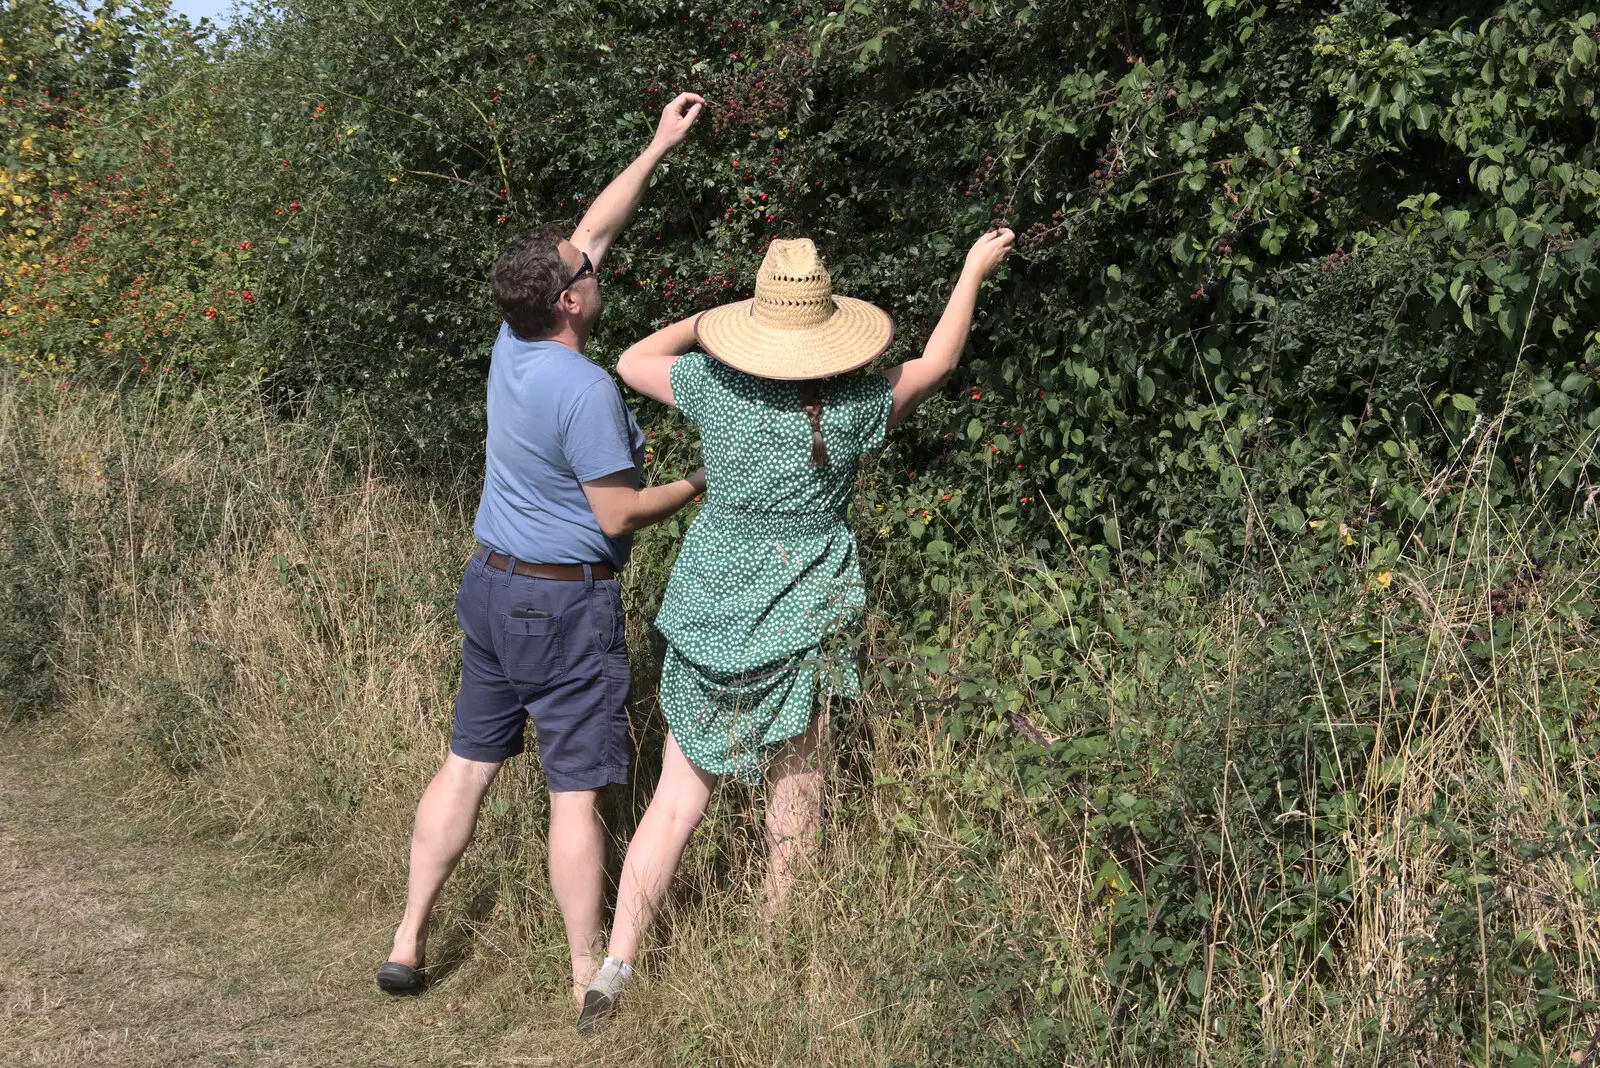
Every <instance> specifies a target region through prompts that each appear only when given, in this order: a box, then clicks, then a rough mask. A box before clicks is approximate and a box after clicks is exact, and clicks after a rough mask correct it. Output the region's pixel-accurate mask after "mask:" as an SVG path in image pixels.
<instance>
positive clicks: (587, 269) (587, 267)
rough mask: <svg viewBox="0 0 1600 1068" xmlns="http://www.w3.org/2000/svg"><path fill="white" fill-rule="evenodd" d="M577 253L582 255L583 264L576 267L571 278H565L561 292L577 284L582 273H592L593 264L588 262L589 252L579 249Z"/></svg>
mask: <svg viewBox="0 0 1600 1068" xmlns="http://www.w3.org/2000/svg"><path fill="white" fill-rule="evenodd" d="M578 255H580V256H582V257H583V265H582V266H581V267H579V268H578V270H577V271H576V273H574V274H573V276H572V277H571V278H569V279H567V280H566V282H565V284H563V285H562V287H561V292H563V293H565V292H566V291H567V290H569V289H571V288H572V287H573V286H575V285H577V283H578V279H580V278H582V277H583V276H584V275H586V274H594V264H592V263H590V262H589V254H588V253H587V252H584V251H582V250H580V251H579V252H578Z"/></svg>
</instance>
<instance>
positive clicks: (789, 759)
mask: <svg viewBox="0 0 1600 1068" xmlns="http://www.w3.org/2000/svg"><path fill="white" fill-rule="evenodd" d="M827 731H828V713H827V712H826V710H819V711H818V712H817V715H816V716H815V717H813V719H812V720H811V726H809V727H807V728H806V732H805V733H804V734H802V735H800V736H799V737H797V738H791V739H789V741H788V743H787V744H786V745H785V746H784V749H783V752H782V753H781V754H779V756H778V759H777V760H776V761H774V762H773V765H772V768H771V770H770V771H768V772H767V779H768V781H769V782H770V783H771V789H772V794H771V797H770V798H769V799H768V801H767V850H768V852H767V877H766V881H765V886H764V889H765V890H766V902H765V905H764V908H763V910H762V916H761V920H762V926H763V927H765V928H766V930H767V931H768V933H769V934H770V933H771V930H772V925H773V923H774V921H776V920H777V918H778V917H779V916H781V915H782V914H783V909H784V905H785V904H786V903H787V901H788V898H789V891H790V890H792V889H793V888H794V882H795V879H796V877H798V876H799V874H800V873H801V871H803V870H804V869H805V868H806V867H808V866H809V865H810V864H811V860H812V857H813V853H814V851H815V849H816V845H817V831H818V830H819V829H820V828H821V826H822V771H823V766H824V759H825V755H826V753H825V750H826V747H825V746H824V745H823V744H822V740H823V738H824V737H825V736H826V735H827Z"/></svg>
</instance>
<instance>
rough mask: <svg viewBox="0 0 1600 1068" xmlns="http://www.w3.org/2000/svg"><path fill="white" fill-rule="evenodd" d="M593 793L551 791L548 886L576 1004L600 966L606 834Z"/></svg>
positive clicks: (594, 793) (579, 1001)
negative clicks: (568, 955)
mask: <svg viewBox="0 0 1600 1068" xmlns="http://www.w3.org/2000/svg"><path fill="white" fill-rule="evenodd" d="M597 796H598V791H596V790H571V791H563V792H561V793H552V794H551V795H550V890H551V892H552V893H553V894H554V895H555V899H556V905H557V906H558V907H559V908H560V909H561V919H562V922H563V923H565V924H566V928H567V948H568V949H569V950H570V951H571V953H572V996H573V998H574V999H575V1000H576V1001H577V1002H578V1003H579V1004H582V1003H583V988H584V987H586V986H588V985H589V980H590V979H592V978H594V973H595V969H596V968H598V967H599V966H600V960H599V952H600V928H601V924H602V922H603V920H602V915H601V911H602V909H603V908H604V904H605V902H604V896H605V878H606V873H605V865H606V835H605V826H604V824H602V823H601V821H600V813H599V811H598V810H597V809H596V807H595V801H596V799H597Z"/></svg>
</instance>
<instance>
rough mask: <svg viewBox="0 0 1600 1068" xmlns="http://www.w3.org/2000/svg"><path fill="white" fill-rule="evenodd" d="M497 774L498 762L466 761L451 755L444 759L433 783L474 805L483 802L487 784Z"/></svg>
mask: <svg viewBox="0 0 1600 1068" xmlns="http://www.w3.org/2000/svg"><path fill="white" fill-rule="evenodd" d="M499 772H500V762H499V761H487V760H468V759H467V758H466V757H463V756H457V755H456V754H455V753H451V754H449V755H448V756H446V757H445V758H444V766H443V767H441V768H440V769H439V773H438V774H437V775H435V776H434V777H433V781H434V782H436V783H438V784H439V785H440V786H442V787H443V788H444V789H446V790H448V791H450V793H452V794H455V795H457V796H460V797H467V798H471V799H472V800H473V803H474V804H476V803H478V802H480V801H482V800H483V795H484V794H486V793H488V791H489V784H490V783H492V782H494V777H495V776H496V775H497V774H499Z"/></svg>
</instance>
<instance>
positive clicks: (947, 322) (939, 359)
mask: <svg viewBox="0 0 1600 1068" xmlns="http://www.w3.org/2000/svg"><path fill="white" fill-rule="evenodd" d="M1015 240H1016V235H1015V234H1013V233H1012V232H1011V231H1010V230H1009V229H1006V228H1005V227H1001V228H1000V229H998V230H990V231H989V232H987V233H985V234H984V235H983V236H982V237H980V238H978V240H977V241H976V242H975V243H974V244H973V246H972V248H971V249H969V250H968V252H967V262H966V264H965V265H964V266H963V267H962V268H961V278H960V279H959V280H958V281H957V282H956V288H955V289H954V291H952V292H951V294H950V299H949V301H948V302H946V304H945V306H944V314H943V315H941V316H940V317H939V325H937V326H935V327H934V328H933V333H932V334H930V335H929V336H928V343H927V344H926V345H924V346H923V348H922V355H921V356H919V357H917V358H916V359H914V360H907V361H906V362H905V363H902V364H897V365H896V366H894V367H891V368H889V369H888V370H887V371H885V372H883V377H885V378H887V379H888V380H889V386H890V388H891V389H892V390H893V392H894V404H893V406H892V407H891V408H890V409H889V425H890V426H894V425H895V424H896V423H899V422H900V421H901V420H902V419H904V418H905V417H906V416H908V415H910V414H911V413H912V412H913V411H914V410H915V409H916V407H917V405H919V404H921V403H922V402H923V401H925V400H927V399H928V398H929V397H931V396H933V394H934V393H936V392H937V391H938V389H939V387H940V386H942V385H944V380H945V379H947V378H949V377H950V372H951V371H954V370H955V369H956V364H957V363H959V362H961V350H962V349H963V348H964V347H965V346H966V344H967V333H968V331H970V330H971V329H972V313H973V311H974V310H975V309H976V308H977V306H978V289H979V288H980V287H981V286H982V285H983V281H984V279H986V278H988V277H989V276H990V275H992V274H994V272H995V271H996V270H998V269H999V267H1000V264H1001V261H1003V260H1004V259H1005V258H1006V257H1007V256H1008V255H1010V253H1011V244H1012V242H1013V241H1015ZM640 344H643V342H640ZM619 370H620V369H619Z"/></svg>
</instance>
